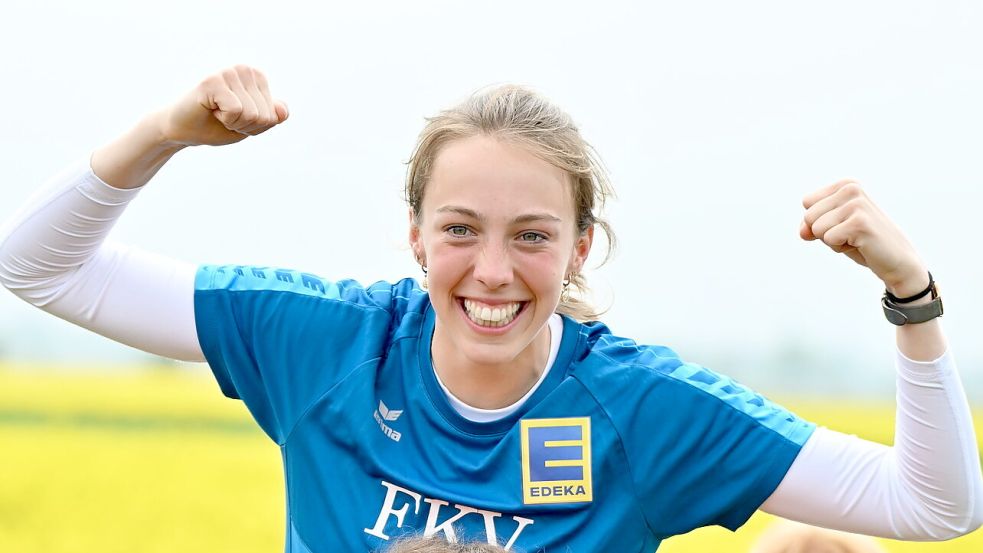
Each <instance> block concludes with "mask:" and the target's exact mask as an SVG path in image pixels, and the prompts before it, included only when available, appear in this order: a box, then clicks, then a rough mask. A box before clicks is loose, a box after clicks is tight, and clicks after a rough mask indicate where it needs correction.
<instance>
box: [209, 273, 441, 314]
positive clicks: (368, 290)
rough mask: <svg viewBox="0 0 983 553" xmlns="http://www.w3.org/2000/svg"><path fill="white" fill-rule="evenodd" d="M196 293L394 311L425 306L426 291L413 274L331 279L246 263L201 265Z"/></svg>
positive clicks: (404, 310)
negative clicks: (377, 278)
mask: <svg viewBox="0 0 983 553" xmlns="http://www.w3.org/2000/svg"><path fill="white" fill-rule="evenodd" d="M195 293H196V295H198V294H209V293H220V294H234V295H237V296H238V295H242V296H250V295H258V296H268V295H270V296H280V297H286V298H296V299H301V298H303V299H307V298H310V299H313V300H314V303H319V301H320V300H324V301H327V302H337V303H343V304H347V305H351V306H354V307H362V308H365V309H381V310H384V311H388V312H391V313H395V312H406V311H409V310H414V309H423V308H425V304H426V300H427V299H428V297H427V294H426V292H424V291H423V290H421V289H420V287H419V285H418V284H417V282H416V281H415V280H413V279H410V278H404V279H401V280H399V281H397V282H395V283H390V282H385V281H379V282H375V283H373V284H370V285H367V286H366V285H363V284H361V283H359V282H357V281H355V280H350V279H343V280H337V281H332V280H328V279H325V278H323V277H321V276H318V275H315V274H311V273H305V272H301V271H296V270H291V269H281V268H273V267H255V266H244V265H202V266H200V267H199V268H198V272H197V275H196V277H195Z"/></svg>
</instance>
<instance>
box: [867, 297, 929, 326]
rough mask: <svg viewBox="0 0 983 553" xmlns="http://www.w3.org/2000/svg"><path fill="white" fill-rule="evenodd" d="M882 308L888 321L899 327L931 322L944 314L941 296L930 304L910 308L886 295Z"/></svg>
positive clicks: (882, 301)
mask: <svg viewBox="0 0 983 553" xmlns="http://www.w3.org/2000/svg"><path fill="white" fill-rule="evenodd" d="M881 306H882V307H883V308H884V316H885V317H887V320H888V321H889V322H890V323H891V324H894V325H897V326H902V325H906V324H917V323H924V322H925V321H931V320H932V319H934V318H936V317H941V316H942V312H943V310H942V297H941V296H936V297H935V298H934V299H933V300H932V301H930V302H929V303H924V304H921V305H915V306H908V305H898V304H897V303H894V302H893V301H891V300H890V299H888V297H887V295H885V296H884V297H883V298H881Z"/></svg>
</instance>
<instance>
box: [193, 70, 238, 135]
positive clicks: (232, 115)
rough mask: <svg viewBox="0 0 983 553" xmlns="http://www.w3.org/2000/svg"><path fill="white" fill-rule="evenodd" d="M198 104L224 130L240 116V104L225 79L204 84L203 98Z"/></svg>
mask: <svg viewBox="0 0 983 553" xmlns="http://www.w3.org/2000/svg"><path fill="white" fill-rule="evenodd" d="M199 103H200V104H201V105H202V106H203V107H205V109H207V110H209V111H210V112H212V115H213V116H214V117H215V118H216V119H217V120H218V121H219V122H220V123H222V124H223V125H225V127H226V128H229V126H230V125H232V124H233V123H234V122H235V121H236V120H238V119H239V117H240V116H241V115H242V102H241V101H240V100H239V97H238V96H236V95H235V93H234V92H232V89H231V88H229V86H228V85H227V83H226V82H225V79H221V78H218V79H214V80H211V81H209V82H206V86H205V91H204V96H203V97H202V98H201V99H200V100H199Z"/></svg>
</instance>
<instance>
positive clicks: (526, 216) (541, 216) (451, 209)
mask: <svg viewBox="0 0 983 553" xmlns="http://www.w3.org/2000/svg"><path fill="white" fill-rule="evenodd" d="M437 213H457V214H459V215H464V216H465V217H470V218H472V219H477V220H478V221H482V222H483V221H484V220H485V216H484V215H482V214H480V213H478V212H477V211H475V210H473V209H468V208H466V207H459V206H456V205H447V206H444V207H441V208H438V209H437ZM536 221H551V222H556V223H562V222H563V220H562V219H560V218H559V217H557V216H556V215H552V214H550V213H523V214H522V215H519V216H517V217H515V218H514V219H512V222H513V223H531V222H536Z"/></svg>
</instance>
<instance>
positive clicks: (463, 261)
mask: <svg viewBox="0 0 983 553" xmlns="http://www.w3.org/2000/svg"><path fill="white" fill-rule="evenodd" d="M470 267H471V254H470V250H469V249H468V248H461V247H452V246H448V245H446V244H436V245H434V246H433V247H431V248H430V251H429V252H428V254H427V271H428V280H429V281H430V284H431V287H433V286H434V285H437V286H441V285H443V286H446V285H449V284H452V283H454V282H457V281H459V280H460V279H461V278H462V276H463V275H465V274H466V273H467V272H468V271H469V270H470Z"/></svg>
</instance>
